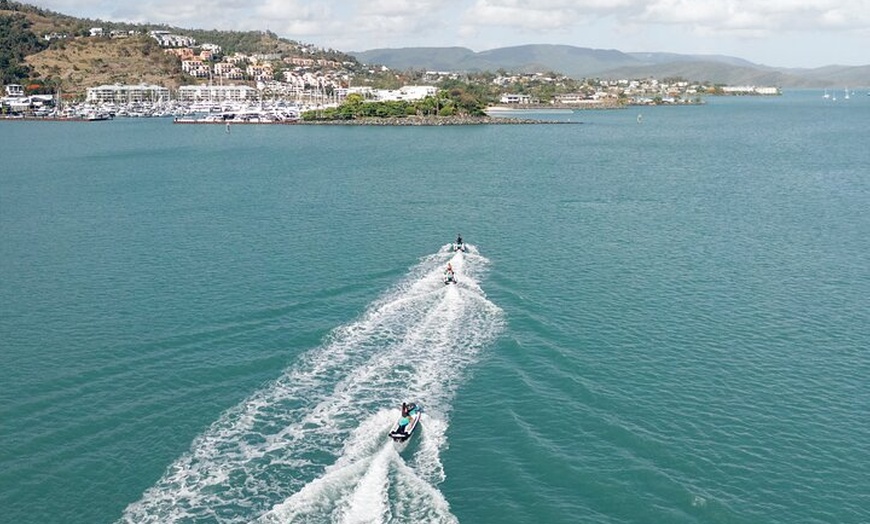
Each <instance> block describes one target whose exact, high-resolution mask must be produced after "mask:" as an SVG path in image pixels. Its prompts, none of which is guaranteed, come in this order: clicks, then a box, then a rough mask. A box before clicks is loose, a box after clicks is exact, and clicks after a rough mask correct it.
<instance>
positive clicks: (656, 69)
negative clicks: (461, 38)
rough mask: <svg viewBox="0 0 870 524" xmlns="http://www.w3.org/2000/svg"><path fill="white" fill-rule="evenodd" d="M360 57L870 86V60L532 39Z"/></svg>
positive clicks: (405, 65)
mask: <svg viewBox="0 0 870 524" xmlns="http://www.w3.org/2000/svg"><path fill="white" fill-rule="evenodd" d="M351 54H352V55H353V56H355V57H356V58H357V59H358V60H359V61H360V62H363V63H368V64H383V65H386V66H388V67H391V68H394V69H423V70H438V71H472V72H478V71H497V70H499V69H504V70H507V71H514V72H541V73H543V72H550V71H555V72H558V73H562V74H565V75H568V76H570V77H572V78H577V79H580V78H646V77H655V78H666V77H681V78H685V79H687V80H692V81H697V82H710V83H715V84H727V85H747V84H749V85H773V86H778V87H842V86H844V85H849V86H856V87H857V86H870V66H857V67H847V66H828V67H823V68H817V69H786V68H774V67H769V66H763V65H759V64H754V63H752V62H749V61H747V60H743V59H741V58H736V57H729V56H721V55H688V54H687V55H682V54H677V53H623V52H621V51H617V50H601V49H588V48H581V47H573V46H557V45H527V46H516V47H505V48H499V49H492V50H489V51H482V52H479V53H475V52H474V51H472V50H470V49H466V48H453V47H451V48H431V47H430V48H413V47H412V48H402V49H372V50H369V51H363V52H352V53H351Z"/></svg>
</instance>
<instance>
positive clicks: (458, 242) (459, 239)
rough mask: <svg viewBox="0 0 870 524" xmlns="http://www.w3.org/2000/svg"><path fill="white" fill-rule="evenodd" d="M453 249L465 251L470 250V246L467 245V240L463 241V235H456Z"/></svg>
mask: <svg viewBox="0 0 870 524" xmlns="http://www.w3.org/2000/svg"><path fill="white" fill-rule="evenodd" d="M453 251H462V252H463V253H464V252H466V251H468V247H466V245H465V242H463V241H462V235H461V234H459V235H456V242H454V243H453Z"/></svg>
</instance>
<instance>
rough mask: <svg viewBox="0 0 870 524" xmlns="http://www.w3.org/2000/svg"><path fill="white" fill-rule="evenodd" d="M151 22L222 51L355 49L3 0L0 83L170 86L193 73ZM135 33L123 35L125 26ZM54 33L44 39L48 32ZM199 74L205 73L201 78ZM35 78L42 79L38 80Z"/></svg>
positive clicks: (317, 54)
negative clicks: (80, 14)
mask: <svg viewBox="0 0 870 524" xmlns="http://www.w3.org/2000/svg"><path fill="white" fill-rule="evenodd" d="M92 27H101V28H102V29H103V32H104V34H106V35H108V34H109V33H110V32H111V31H117V32H119V33H123V34H122V35H121V36H123V37H122V38H109V37H108V36H105V37H92V36H90V33H89V30H90V28H92ZM151 30H166V31H170V32H172V33H175V34H181V35H185V36H189V37H193V38H195V39H196V41H197V43H206V42H207V43H211V44H216V45H219V46H220V47H221V48H222V50H223V53H224V54H228V55H229V54H233V53H237V52H238V53H245V54H254V53H257V54H264V55H276V56H280V57H281V58H284V57H295V56H304V57H305V58H324V59H327V60H330V61H334V62H339V63H343V64H345V65H346V66H348V67H351V68H354V67H357V66H358V64H357V62H356V59H354V58H353V57H351V56H349V55H347V54H344V53H341V52H339V51H334V50H323V49H317V48H315V47H314V46H311V45H306V44H302V43H299V42H295V41H292V40H288V39H285V38H279V37H278V36H277V35H275V34H274V33H271V32H269V31H216V30H207V29H181V28H175V27H170V26H165V25H153V24H151V25H149V24H129V23H121V22H107V21H102V20H88V19H81V18H75V17H71V16H67V15H63V14H60V13H55V12H52V11H48V10H45V9H41V8H38V7H34V6H30V5H27V4H23V3H19V2H12V1H9V0H0V83H2V84H7V83H25V84H29V85H30V90H31V91H33V90H37V91H38V90H43V91H52V92H53V91H55V90H57V89H58V88H60V89H61V90H62V91H63V92H64V93H66V94H67V95H69V96H82V95H84V94H85V92H86V90H87V88H88V87H94V86H97V85H102V84H113V83H124V84H139V83H153V84H158V85H162V86H165V87H169V88H176V87H178V86H179V85H182V84H191V83H196V82H197V80H196V79H194V78H191V77H189V76H187V75H185V74H183V73H182V70H181V62H180V60H179V59H178V58H175V57H173V56H169V55H167V54H166V53H164V49H163V48H161V47H160V46H159V45H158V43H157V41H156V40H154V39H153V38H150V37H149V36H147V33H148V32H149V31H151ZM130 32H132V33H133V34H132V35H130V36H128V35H127V34H128V33H130ZM52 34H54V35H56V36H57V37H56V38H54V39H52V40H51V41H50V43H49V41H47V40H46V39H45V38H43V37H44V36H45V35H52ZM199 81H200V82H201V81H203V80H199ZM38 86H42V87H41V88H39V87H38Z"/></svg>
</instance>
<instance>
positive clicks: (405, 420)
mask: <svg viewBox="0 0 870 524" xmlns="http://www.w3.org/2000/svg"><path fill="white" fill-rule="evenodd" d="M416 412H417V405H416V404H407V403H405V402H402V418H400V419H399V428H398V431H399V432H401V433H404V432H405V428H406V427H407V426H408V424H410V423H411V417H412V416H414V414H415V413H416Z"/></svg>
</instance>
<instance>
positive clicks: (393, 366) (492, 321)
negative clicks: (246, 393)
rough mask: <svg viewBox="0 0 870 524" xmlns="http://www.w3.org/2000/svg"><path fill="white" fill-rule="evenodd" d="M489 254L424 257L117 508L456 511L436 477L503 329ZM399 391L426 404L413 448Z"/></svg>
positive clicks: (243, 517)
mask: <svg viewBox="0 0 870 524" xmlns="http://www.w3.org/2000/svg"><path fill="white" fill-rule="evenodd" d="M447 262H450V263H451V264H452V265H453V269H454V271H455V273H456V276H457V281H458V284H457V285H444V284H443V282H442V280H441V278H442V273H443V270H444V267H445V266H446V264H447ZM487 264H488V261H487V260H486V259H485V258H484V257H482V256H480V255H479V254H478V253H477V251H476V249H474V248H473V246H471V249H470V250H469V252H467V253H453V252H451V251H449V248H448V247H447V246H445V247H444V248H442V250H441V251H439V252H438V253H436V254H434V255H431V256H428V257H426V258H425V259H423V260H422V261H421V262H420V263H419V264H417V265H416V266H414V267H413V268H411V270H410V271H409V274H408V275H407V276H406V278H405V279H404V280H403V281H402V282H400V283H399V284H398V285H397V286H395V288H393V289H392V290H390V291H388V292H387V293H385V294H384V295H383V296H382V297H381V298H380V299H378V300H377V301H375V302H374V303H372V304H371V305H370V307H369V308H368V309H367V310H366V312H365V313H364V314H363V315H362V316H361V318H360V319H359V320H357V321H355V322H353V323H351V324H348V325H346V326H342V327H340V328H337V329H336V330H335V331H334V332H333V333H332V334H331V336H330V337H329V338H328V340H327V341H326V342H325V344H324V345H323V346H321V347H318V348H315V349H313V350H311V351H309V352H307V353H306V354H305V355H303V356H302V357H301V358H300V359H299V361H298V362H297V363H295V364H294V365H293V366H291V367H290V368H288V369H287V370H286V371H285V372H284V373H283V374H282V376H281V377H280V378H279V379H278V380H276V381H275V382H274V383H272V384H270V385H269V386H267V387H265V388H263V389H261V390H260V391H257V392H256V393H255V394H253V395H252V396H251V397H249V398H248V399H247V400H246V401H244V402H242V403H241V404H239V405H238V406H236V407H234V408H232V409H230V410H228V411H227V412H226V413H224V414H223V415H222V416H221V417H220V419H218V420H217V421H216V422H215V423H214V424H212V426H211V427H210V428H209V429H208V430H207V431H205V432H204V433H203V434H202V435H200V436H199V437H198V438H197V439H196V440H195V441H194V442H193V444H192V446H191V450H190V451H189V452H188V453H186V454H185V455H184V456H182V457H180V458H179V459H178V460H177V461H176V462H175V463H174V464H172V466H170V467H169V468H168V470H167V471H166V473H165V474H164V476H163V477H162V478H161V479H160V480H159V481H158V482H157V484H155V485H154V486H152V487H151V488H150V489H149V490H147V491H146V492H145V493H144V495H143V497H142V498H141V499H140V500H139V501H137V502H135V503H133V504H131V505H130V506H128V507H127V509H126V511H125V513H124V515H123V516H122V518H121V519H120V522H130V523H132V522H136V523H143V522H145V523H148V522H155V523H156V522H160V523H167V522H181V521H184V522H190V521H206V522H226V523H234V522H249V521H251V520H252V519H257V520H258V521H259V522H264V523H265V522H347V523H352V522H353V523H357V522H404V521H406V519H411V518H414V519H418V518H419V517H421V516H423V520H424V521H427V522H454V521H455V518H454V517H453V516H452V515H451V514H450V512H449V505H448V504H447V501H446V500H444V497H443V496H442V495H441V493H440V491H438V489H437V487H436V486H437V484H438V483H440V482H441V481H442V480H443V479H444V471H443V467H442V465H441V460H440V453H441V450H442V449H444V448H445V447H446V437H445V435H446V429H447V421H448V417H449V413H450V410H451V405H452V401H453V396H454V392H455V391H456V387H457V385H458V384H459V383H461V382H462V381H463V380H464V379H465V369H466V368H467V367H468V366H469V365H472V364H474V363H475V362H477V360H478V359H479V354H480V352H481V351H482V350H483V349H485V348H486V347H487V346H488V345H489V344H491V343H492V341H493V340H494V339H495V337H497V336H498V334H499V333H500V332H501V329H502V313H501V310H500V309H499V308H498V307H496V306H495V305H494V304H492V303H491V302H489V301H488V300H487V299H486V297H485V295H484V294H483V292H482V290H481V288H480V286H479V284H478V279H479V278H480V277H481V276H482V275H483V274H484V272H485V271H486V267H487ZM403 400H414V401H418V402H420V403H422V405H423V406H424V409H425V410H426V411H425V413H424V418H423V419H422V421H421V430H420V431H419V434H415V436H414V438H413V439H412V440H411V444H410V445H409V446H408V449H407V450H404V451H403V450H402V449H401V448H397V447H396V446H395V445H394V444H393V443H392V442H390V441H389V440H388V439H387V436H386V433H387V430H388V428H389V427H390V425H391V424H392V422H393V421H394V420H395V416H397V408H396V406H397V405H398V403H400V402H401V401H403ZM402 448H404V446H402ZM258 516H259V517H258Z"/></svg>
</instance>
